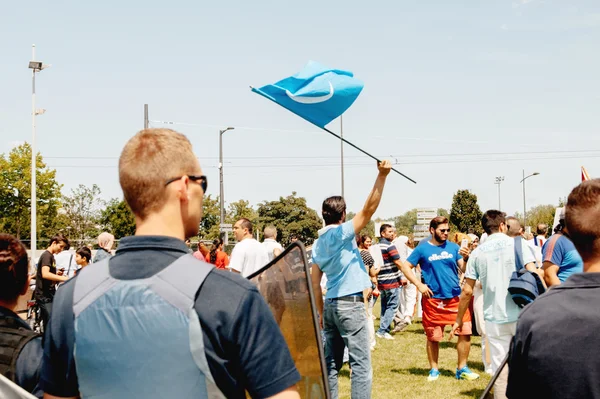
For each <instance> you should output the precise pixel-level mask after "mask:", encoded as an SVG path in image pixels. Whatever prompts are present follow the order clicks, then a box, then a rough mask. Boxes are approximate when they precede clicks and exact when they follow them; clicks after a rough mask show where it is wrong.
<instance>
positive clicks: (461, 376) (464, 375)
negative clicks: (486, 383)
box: [456, 366, 479, 381]
mask: <svg viewBox="0 0 600 399" xmlns="http://www.w3.org/2000/svg"><path fill="white" fill-rule="evenodd" d="M478 378H479V374H477V373H474V372H472V371H471V369H469V367H468V366H465V367H463V368H462V369H460V370H459V369H456V379H457V380H467V381H473V380H476V379H478Z"/></svg>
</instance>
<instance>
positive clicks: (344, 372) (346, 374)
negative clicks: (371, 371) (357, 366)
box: [338, 368, 350, 378]
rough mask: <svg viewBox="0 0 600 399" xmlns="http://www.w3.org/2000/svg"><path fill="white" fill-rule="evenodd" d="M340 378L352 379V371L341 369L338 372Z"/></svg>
mask: <svg viewBox="0 0 600 399" xmlns="http://www.w3.org/2000/svg"><path fill="white" fill-rule="evenodd" d="M338 377H346V378H350V370H348V369H345V368H344V369H341V370H340V371H339V372H338Z"/></svg>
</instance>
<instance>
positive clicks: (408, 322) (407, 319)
mask: <svg viewBox="0 0 600 399" xmlns="http://www.w3.org/2000/svg"><path fill="white" fill-rule="evenodd" d="M404 321H405V322H406V324H408V325H409V326H410V325H411V324H412V320H411V319H410V317H408V316H407V317H405V318H404Z"/></svg>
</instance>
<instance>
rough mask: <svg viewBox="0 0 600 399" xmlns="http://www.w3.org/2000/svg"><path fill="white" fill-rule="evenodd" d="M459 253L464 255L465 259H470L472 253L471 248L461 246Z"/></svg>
mask: <svg viewBox="0 0 600 399" xmlns="http://www.w3.org/2000/svg"><path fill="white" fill-rule="evenodd" d="M458 253H459V254H460V255H461V256H462V257H463V259H465V260H466V259H469V255H471V251H470V250H469V248H466V247H461V248H460V250H459V251H458Z"/></svg>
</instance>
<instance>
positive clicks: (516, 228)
mask: <svg viewBox="0 0 600 399" xmlns="http://www.w3.org/2000/svg"><path fill="white" fill-rule="evenodd" d="M506 227H507V228H508V231H507V232H506V234H507V235H508V236H509V237H517V236H520V235H521V233H522V232H523V230H522V228H521V222H519V219H517V218H516V217H514V216H509V217H507V218H506Z"/></svg>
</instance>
